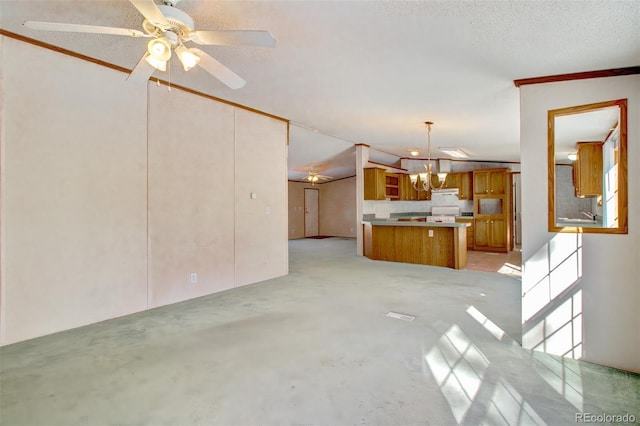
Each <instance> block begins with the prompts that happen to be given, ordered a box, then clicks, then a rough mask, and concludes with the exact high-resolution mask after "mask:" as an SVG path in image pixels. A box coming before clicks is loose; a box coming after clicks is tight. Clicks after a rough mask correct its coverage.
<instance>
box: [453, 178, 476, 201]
mask: <svg viewBox="0 0 640 426" xmlns="http://www.w3.org/2000/svg"><path fill="white" fill-rule="evenodd" d="M457 175H458V189H459V190H460V193H459V195H458V198H459V199H460V200H473V172H460V173H457Z"/></svg>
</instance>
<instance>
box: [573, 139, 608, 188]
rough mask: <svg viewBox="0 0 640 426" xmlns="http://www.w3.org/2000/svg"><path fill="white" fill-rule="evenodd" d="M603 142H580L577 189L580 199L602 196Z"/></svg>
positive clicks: (576, 167)
mask: <svg viewBox="0 0 640 426" xmlns="http://www.w3.org/2000/svg"><path fill="white" fill-rule="evenodd" d="M602 145H603V143H602V142H578V143H577V144H576V147H577V149H578V154H577V158H576V161H575V165H574V169H575V179H574V180H575V187H576V194H577V196H578V197H597V196H598V195H602V169H603V165H602Z"/></svg>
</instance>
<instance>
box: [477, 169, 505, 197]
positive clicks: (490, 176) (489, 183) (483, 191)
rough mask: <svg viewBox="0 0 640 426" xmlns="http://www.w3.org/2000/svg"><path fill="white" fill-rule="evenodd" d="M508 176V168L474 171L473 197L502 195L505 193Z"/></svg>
mask: <svg viewBox="0 0 640 426" xmlns="http://www.w3.org/2000/svg"><path fill="white" fill-rule="evenodd" d="M508 175H509V169H508V168H502V169H481V170H474V171H473V193H474V195H504V194H505V193H506V191H507V176H508Z"/></svg>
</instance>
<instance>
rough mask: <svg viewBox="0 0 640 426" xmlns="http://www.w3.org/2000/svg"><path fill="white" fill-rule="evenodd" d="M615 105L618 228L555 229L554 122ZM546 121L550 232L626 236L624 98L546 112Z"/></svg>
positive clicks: (569, 227)
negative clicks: (557, 118) (616, 108)
mask: <svg viewBox="0 0 640 426" xmlns="http://www.w3.org/2000/svg"><path fill="white" fill-rule="evenodd" d="M613 106H617V107H619V108H620V123H619V128H620V129H619V139H618V146H619V150H618V155H619V163H618V227H617V228H592V227H576V226H558V225H557V222H556V205H555V203H556V186H555V182H556V177H555V170H556V169H555V144H554V141H555V133H554V127H555V119H556V117H562V116H564V115H572V114H580V113H583V112H589V111H595V110H599V109H603V108H610V107H613ZM547 120H548V148H547V160H548V163H547V164H548V165H547V169H548V177H549V191H548V201H549V212H548V214H549V215H548V219H549V221H548V223H549V232H568V233H584V234H628V224H627V214H628V212H627V99H617V100H614V101H606V102H598V103H594V104H587V105H578V106H572V107H567V108H560V109H553V110H549V111H548V113H547Z"/></svg>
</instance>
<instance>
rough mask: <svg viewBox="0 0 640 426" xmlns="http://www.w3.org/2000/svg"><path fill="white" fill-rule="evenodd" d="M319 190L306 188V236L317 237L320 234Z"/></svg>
mask: <svg viewBox="0 0 640 426" xmlns="http://www.w3.org/2000/svg"><path fill="white" fill-rule="evenodd" d="M319 192H320V191H318V190H317V189H314V188H305V189H304V236H305V237H317V236H318V235H319V231H318V228H319V225H318V223H319V214H320V210H319V208H318V203H319V195H318V194H319Z"/></svg>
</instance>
